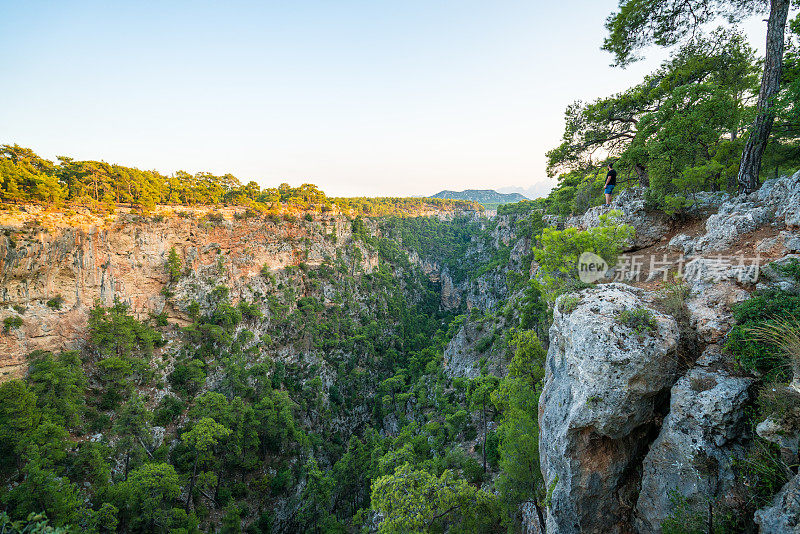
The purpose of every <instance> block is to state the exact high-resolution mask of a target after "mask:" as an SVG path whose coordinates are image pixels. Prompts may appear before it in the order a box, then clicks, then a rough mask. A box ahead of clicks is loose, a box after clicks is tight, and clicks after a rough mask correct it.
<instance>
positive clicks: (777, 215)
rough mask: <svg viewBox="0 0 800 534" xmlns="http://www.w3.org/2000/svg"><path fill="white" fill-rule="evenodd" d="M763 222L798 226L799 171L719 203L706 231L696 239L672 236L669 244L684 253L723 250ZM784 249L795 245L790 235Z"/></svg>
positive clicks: (790, 226)
mask: <svg viewBox="0 0 800 534" xmlns="http://www.w3.org/2000/svg"><path fill="white" fill-rule="evenodd" d="M766 224H776V225H785V226H786V227H787V228H790V229H797V228H798V227H800V172H797V173H795V174H794V176H791V177H788V176H784V177H781V178H775V179H772V180H767V181H766V182H764V184H763V185H762V186H761V189H759V190H758V191H757V192H756V193H754V194H752V195H739V196H737V197H734V198H731V199H729V200H727V201H725V202H723V203H722V204H721V205H720V207H719V211H718V212H717V213H716V214H714V215H711V216H710V217H709V218H708V219H707V220H706V233H705V235H702V236H699V237H698V238H696V239H691V238H689V237H688V236H684V235H681V236H676V237H675V238H673V239H672V241H670V247H671V248H674V249H676V250H682V251H683V252H684V253H686V254H696V253H700V252H709V251H718V250H725V249H726V248H728V247H730V246H731V245H732V244H733V242H734V241H735V240H736V238H737V237H739V236H740V235H742V234H745V233H747V232H752V231H753V230H755V229H757V228H759V227H761V226H764V225H766ZM784 238H785V240H786V245H787V248H791V247H794V246H797V245H796V242H795V241H794V237H793V236H792V235H791V234H787V235H785V236H784Z"/></svg>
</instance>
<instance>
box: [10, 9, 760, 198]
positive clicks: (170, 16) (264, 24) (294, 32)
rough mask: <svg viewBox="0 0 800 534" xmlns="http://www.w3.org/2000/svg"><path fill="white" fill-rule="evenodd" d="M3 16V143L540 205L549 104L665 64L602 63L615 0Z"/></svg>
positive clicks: (551, 120) (154, 164)
mask: <svg viewBox="0 0 800 534" xmlns="http://www.w3.org/2000/svg"><path fill="white" fill-rule="evenodd" d="M0 4H3V5H2V16H1V17H0V50H3V51H5V53H4V60H3V66H2V72H3V74H2V77H0V99H2V105H0V143H3V144H7V143H17V144H20V145H22V146H26V147H29V148H32V149H33V150H34V151H36V152H37V153H39V154H40V155H42V156H44V157H47V158H48V159H53V160H55V159H56V157H57V156H59V155H68V156H71V157H74V158H76V159H94V160H104V161H107V162H110V163H119V164H123V165H129V166H134V167H138V168H140V169H155V170H158V171H161V172H162V173H172V172H174V171H176V170H186V171H188V172H192V173H194V172H198V171H208V172H212V173H215V174H223V173H226V172H230V173H232V174H234V175H235V176H237V177H238V178H239V179H240V180H241V181H242V182H244V183H246V182H248V181H250V180H254V181H256V182H258V183H259V184H260V185H261V186H262V187H274V186H277V185H278V184H280V183H282V182H287V183H289V184H292V185H299V184H302V183H314V184H317V185H318V186H319V187H320V188H321V189H322V190H323V191H325V192H326V193H328V194H330V195H336V196H411V195H430V194H433V193H435V192H437V191H439V190H442V189H452V190H463V189H475V188H477V189H504V190H519V191H525V192H526V193H527V194H528V195H533V196H539V195H544V194H546V193H547V191H548V190H549V189H550V187H552V186H553V185H554V184H555V181H554V180H551V179H548V178H547V175H546V172H545V165H546V158H545V152H546V151H547V150H549V149H550V148H553V147H554V146H556V145H558V143H559V140H560V137H561V134H562V132H563V112H564V109H565V108H566V106H567V105H569V104H570V103H572V102H573V101H575V100H579V99H580V100H584V101H588V100H592V99H594V98H598V97H601V96H607V95H609V94H613V93H615V92H617V91H621V90H623V89H625V88H627V87H629V86H631V85H633V84H635V83H637V82H638V81H639V80H641V78H642V77H643V76H644V74H646V73H648V72H650V71H652V70H653V69H654V68H656V67H657V66H658V63H659V62H660V61H661V60H663V59H664V57H666V56H665V52H664V51H663V50H658V49H652V50H649V51H648V53H647V58H646V60H644V61H641V62H639V63H636V64H634V65H633V66H631V67H629V68H627V69H625V70H621V69H618V68H613V67H611V66H610V63H611V60H612V58H611V56H610V54H608V53H607V52H603V51H601V50H600V46H601V44H602V41H603V38H604V36H605V29H604V21H605V19H606V17H607V16H608V15H609V14H610V13H611V12H612V11H613V10H614V9H615V8H616V6H617V1H616V0H569V1H561V2H552V1H542V0H527V1H522V0H494V1H487V0H483V1H473V0H452V1H451V0H405V1H403V2H400V1H389V0H363V1H350V0H340V1H336V2H333V1H330V0H328V1H325V0H318V1H311V0H292V1H286V0H283V1H275V2H273V1H263V0H262V1H238V0H227V1H225V2H218V1H217V2H204V1H197V0H195V1H191V2H188V1H187V2H183V1H161V2H153V1H147V0H141V1H136V2H133V1H129V2H121V1H120V2H108V1H107V0H104V1H97V2H89V1H77V0H73V1H66V2H65V1H51V2H43V1H37V0H28V1H26V2H12V1H10V0H0ZM763 25H764V23H763V22H760V21H758V20H756V21H751V22H750V23H748V25H747V29H748V34H749V35H750V36H751V39H752V41H753V44H754V45H756V48H757V49H763V45H762V44H761V41H763V39H764V29H763ZM759 46H760V48H759Z"/></svg>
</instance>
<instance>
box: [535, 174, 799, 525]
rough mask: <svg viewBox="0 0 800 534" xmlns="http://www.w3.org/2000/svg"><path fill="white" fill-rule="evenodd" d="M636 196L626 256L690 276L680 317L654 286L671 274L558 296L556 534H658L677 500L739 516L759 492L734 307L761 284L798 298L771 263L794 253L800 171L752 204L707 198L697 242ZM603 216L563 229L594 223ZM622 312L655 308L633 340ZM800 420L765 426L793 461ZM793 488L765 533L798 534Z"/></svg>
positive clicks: (551, 482) (547, 399)
mask: <svg viewBox="0 0 800 534" xmlns="http://www.w3.org/2000/svg"><path fill="white" fill-rule="evenodd" d="M628 191H630V193H628ZM628 191H626V192H625V193H623V194H622V195H620V196H619V197H618V198H617V200H615V203H614V205H613V206H612V207H613V208H616V209H620V210H621V211H622V212H623V220H624V221H628V222H630V223H633V224H634V226H635V227H636V228H637V230H639V232H637V233H638V238H637V240H636V242H635V243H632V244H631V249H632V250H637V249H645V250H646V251H647V252H650V253H652V254H665V255H667V254H669V252H670V250H672V251H675V250H678V251H679V252H681V253H682V254H683V255H682V256H681V257H680V258H677V257H675V256H671V258H674V264H672V265H669V266H668V269H667V270H669V271H671V272H677V271H679V270H680V272H682V274H683V277H684V280H685V283H686V284H687V286H686V289H685V291H686V293H685V294H684V295H685V296H683V297H682V298H681V299H680V300H682V301H683V304H685V308H683V306H681V309H677V308H676V307H675V302H674V301H673V302H672V306H667V305H666V304H668V303H667V302H665V301H666V300H668V299H665V297H668V296H669V295H665V293H664V292H663V291H659V290H658V288H657V285H658V284H657V280H658V279H659V277H660V276H661V274H662V273H655V274H653V273H651V276H650V277H649V278H648V279H647V280H646V281H645V278H646V277H642V278H641V279H638V280H631V281H630V284H629V285H621V284H607V285H600V286H599V287H598V288H596V289H588V290H583V291H581V292H579V293H578V294H577V297H578V299H579V300H578V302H577V304H575V303H574V302H570V305H569V309H568V310H567V311H564V309H562V308H563V306H561V304H562V302H563V300H564V297H562V298H561V300H560V301H559V305H557V306H556V311H555V320H554V322H553V325H552V327H551V330H550V339H551V344H550V347H549V351H548V354H547V369H546V373H547V374H546V379H545V387H544V390H543V392H542V396H541V398H540V404H539V422H540V427H541V433H540V450H541V465H542V471H543V474H544V476H545V483H546V486H547V487H548V494H549V495H550V499H551V504H550V506H549V508H548V514H547V526H548V532H549V533H573V532H597V533H600V532H621V533H626V532H641V533H651V532H661V525H662V522H663V521H664V520H665V519H666V518H668V517H669V516H670V515H672V514H673V513H674V512H675V511H676V506H677V505H678V503H680V502H683V503H688V505H690V506H695V507H696V506H705V505H704V504H703V503H706V502H714V503H715V506H717V507H719V508H720V509H723V510H736V509H739V508H742V507H743V505H744V503H745V502H746V501H747V499H748V498H749V494H748V492H749V491H751V490H750V489H749V488H747V487H744V486H743V485H742V482H741V480H738V479H737V477H736V476H735V474H734V468H735V465H736V464H737V462H741V461H742V459H743V456H744V450H745V445H746V444H747V443H748V442H749V440H751V439H752V435H751V434H750V431H749V429H748V428H747V427H746V425H745V424H744V418H745V415H746V411H747V410H748V409H749V407H751V406H752V403H753V395H754V392H753V391H752V387H751V386H752V383H753V379H752V378H748V377H746V376H743V375H742V374H741V371H740V370H739V369H738V368H737V366H736V364H735V362H734V361H733V359H732V357H731V356H730V355H729V354H727V353H726V352H725V351H724V350H723V349H722V345H723V344H724V341H725V339H726V336H727V335H728V332H729V330H730V328H731V326H732V325H733V322H732V312H731V306H732V305H733V304H735V303H736V302H741V301H742V300H745V299H747V298H748V296H749V295H750V293H751V292H752V291H753V290H755V289H756V288H767V287H780V288H782V289H784V290H787V291H797V290H798V288H797V283H796V281H794V280H792V279H791V278H790V277H787V276H785V275H781V274H780V271H779V270H777V269H776V268H775V267H774V265H779V264H781V263H785V262H787V261H789V260H790V259H791V258H794V257H797V255H796V254H793V253H794V252H797V246H798V239H799V238H800V219H798V214H800V173H797V174H795V175H794V176H793V177H785V178H781V179H778V180H770V181H768V182H767V183H765V184H764V186H763V188H762V189H761V190H760V191H759V192H758V193H756V194H754V195H752V196H750V197H745V196H740V197H735V198H727V197H725V196H724V195H709V196H708V197H707V198H704V199H703V203H702V205H701V208H702V210H712V211H716V212H717V213H716V214H712V215H711V216H710V217H708V218H707V219H706V220H705V221H704V222H703V224H702V227H701V228H700V230H699V231H698V232H695V234H694V235H689V234H681V233H677V232H676V231H675V229H673V228H671V224H668V223H667V221H665V220H664V218H663V216H662V215H653V214H648V213H647V212H646V211H645V210H644V209H643V203H642V202H641V200H640V197H638V196H637V192H636V190H628ZM607 209H608V208H607V207H599V208H594V209H593V210H590V212H589V213H587V214H586V215H584V216H583V217H582V218H580V219H574V220H572V221H568V222H567V224H574V225H580V226H584V227H586V226H592V225H596V224H598V220H599V219H598V217H599V215H600V214H601V213H603V212H604V211H606V210H607ZM701 214H702V212H701V211H698V212H696V213H695V216H699V215H701ZM670 236H672V237H670ZM647 247H649V248H647ZM664 257H666V256H664ZM736 257H739V258H744V257H746V258H747V260H746V261H736ZM732 258H733V259H732ZM752 258H755V259H754V260H753V259H752ZM770 263H771V264H772V265H769V264H770ZM665 278H666V277H665ZM654 282H656V283H654ZM636 286H639V287H636ZM625 310H628V311H634V310H649V313H651V314H652V316H653V318H654V319H655V321H654V323H653V325H652V326H651V327H649V328H645V329H644V330H639V331H638V333H637V332H634V331H632V330H631V329H630V328H628V327H626V325H625V322H624V320H621V319H620V318H621V316H622V315H621V314H622V312H623V311H625ZM671 315H675V317H672V316H671ZM676 319H677V320H676ZM789 419H792V420H794V419H793V418H789ZM793 425H794V423H793V422H789V421H788V420H782V421H770V420H767V421H764V422H763V423H762V424H761V425H759V430H758V433H759V435H761V436H762V437H764V438H765V439H767V440H769V441H774V442H776V443H778V444H779V445H780V446H781V447H782V448H783V451H784V453H785V454H788V455H789V457H790V458H789V461H790V463H789V465H791V464H792V463H794V464H796V463H797V437H798V430H799V429H798V428H795V427H794V426H793ZM792 455H793V457H792ZM797 488H798V478H797V477H795V478H794V479H793V480H791V481H790V482H789V484H787V485H786V487H785V488H784V489H783V490H782V491H781V492H780V493H779V494H778V495H777V496H775V499H774V502H773V504H772V506H770V507H767V508H764V509H762V510H759V511H758V512H757V513H756V514H755V518H754V520H755V523H756V524H757V525H759V528H760V531H761V532H770V533H772V532H775V533H777V532H798V531H800V521H799V520H798V517H800V501H799V500H798V490H797ZM527 527H528V528H529V529H530V531H531V532H535V531H537V529H536V528H535V527H536V525H535V524H532V523H531V524H529V525H527Z"/></svg>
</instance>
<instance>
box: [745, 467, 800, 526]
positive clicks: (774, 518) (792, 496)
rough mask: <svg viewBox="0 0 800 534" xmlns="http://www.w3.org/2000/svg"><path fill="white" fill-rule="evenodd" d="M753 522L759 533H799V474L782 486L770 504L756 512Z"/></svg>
mask: <svg viewBox="0 0 800 534" xmlns="http://www.w3.org/2000/svg"><path fill="white" fill-rule="evenodd" d="M755 522H756V524H757V525H758V527H759V528H758V531H759V533H760V534H798V533H800V475H796V476H795V477H794V478H792V480H790V481H789V482H787V483H786V485H784V486H783V488H782V489H781V491H780V492H779V493H778V494H777V495H776V496H775V498H774V499H773V500H772V504H771V505H770V506H767V507H766V508H762V509H761V510H758V511H757V512H756V514H755Z"/></svg>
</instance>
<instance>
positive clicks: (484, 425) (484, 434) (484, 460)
mask: <svg viewBox="0 0 800 534" xmlns="http://www.w3.org/2000/svg"><path fill="white" fill-rule="evenodd" d="M483 472H484V473H485V472H486V399H485V398H484V400H483Z"/></svg>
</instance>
